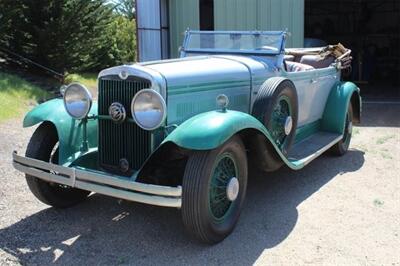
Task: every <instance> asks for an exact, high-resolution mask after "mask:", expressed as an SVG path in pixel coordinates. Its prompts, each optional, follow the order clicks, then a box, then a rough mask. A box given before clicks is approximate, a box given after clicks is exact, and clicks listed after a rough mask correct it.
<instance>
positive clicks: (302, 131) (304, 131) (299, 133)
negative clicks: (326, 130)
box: [295, 120, 321, 143]
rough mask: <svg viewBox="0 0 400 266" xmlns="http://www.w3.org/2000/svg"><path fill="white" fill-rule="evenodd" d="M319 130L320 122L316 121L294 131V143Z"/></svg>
mask: <svg viewBox="0 0 400 266" xmlns="http://www.w3.org/2000/svg"><path fill="white" fill-rule="evenodd" d="M320 128H321V120H317V121H314V122H311V123H309V124H306V125H304V126H301V127H299V128H297V129H296V137H295V143H297V142H300V141H302V140H303V139H305V138H308V137H309V136H311V135H312V134H315V133H317V132H318V131H319V130H320Z"/></svg>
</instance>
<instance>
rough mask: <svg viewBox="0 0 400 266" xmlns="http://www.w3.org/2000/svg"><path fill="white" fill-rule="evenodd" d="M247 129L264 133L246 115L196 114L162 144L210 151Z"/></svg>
mask: <svg viewBox="0 0 400 266" xmlns="http://www.w3.org/2000/svg"><path fill="white" fill-rule="evenodd" d="M248 128H253V129H257V130H259V131H265V132H266V129H265V127H264V125H262V124H261V123H260V121H258V120H257V119H256V118H254V117H253V116H251V115H248V114H246V113H243V112H238V111H225V112H223V111H211V112H206V113H201V114H198V115H196V116H194V117H192V118H190V119H188V120H187V121H185V122H184V123H182V124H181V125H180V126H178V127H177V128H176V129H175V130H174V131H172V133H171V134H169V135H168V137H167V138H166V139H165V140H164V143H165V142H168V141H171V142H174V143H175V144H176V145H178V146H180V147H182V148H185V149H191V150H211V149H215V148H217V147H218V146H220V145H221V144H222V143H224V142H225V141H227V140H228V139H229V138H230V137H232V136H233V135H234V134H236V133H237V132H239V131H241V130H243V129H248ZM266 133H267V132H266ZM267 134H268V133H267ZM268 135H269V134H268Z"/></svg>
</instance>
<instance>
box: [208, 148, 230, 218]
mask: <svg viewBox="0 0 400 266" xmlns="http://www.w3.org/2000/svg"><path fill="white" fill-rule="evenodd" d="M236 176H237V170H236V165H235V162H234V160H233V159H232V157H231V156H230V155H229V154H223V155H222V156H221V157H220V158H219V160H217V162H216V166H215V168H214V171H213V174H212V176H211V182H210V196H209V201H210V202H209V206H210V212H211V215H212V216H213V217H214V219H215V220H216V221H217V222H220V221H223V220H224V218H225V216H226V215H227V214H228V213H229V211H230V210H231V207H232V202H233V200H232V199H229V197H228V191H229V190H232V189H233V188H232V186H230V184H232V182H231V181H232V179H236V180H237V178H236ZM236 196H237V195H236Z"/></svg>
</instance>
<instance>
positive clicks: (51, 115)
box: [23, 99, 97, 165]
mask: <svg viewBox="0 0 400 266" xmlns="http://www.w3.org/2000/svg"><path fill="white" fill-rule="evenodd" d="M89 115H90V116H96V115H97V103H93V105H92V108H91V110H90V113H89ZM45 121H48V122H51V123H53V124H54V125H55V127H56V129H57V133H58V137H59V141H60V144H59V147H60V152H59V164H60V165H69V164H70V163H71V162H73V161H75V160H76V159H77V158H78V157H80V156H81V155H82V154H83V153H82V152H81V150H80V149H81V145H82V140H83V130H82V128H83V126H82V123H81V121H80V120H75V119H73V118H72V117H71V116H70V115H69V114H68V113H67V112H66V111H65V108H64V102H63V99H53V100H50V101H47V102H45V103H42V104H40V105H38V106H36V107H35V108H34V109H33V110H31V111H30V112H29V113H27V114H26V116H25V118H24V122H23V126H24V127H30V126H33V125H36V124H38V123H41V122H45ZM87 138H88V144H89V149H90V148H97V120H96V119H89V120H88V123H87Z"/></svg>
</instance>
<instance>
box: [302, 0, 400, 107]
mask: <svg viewBox="0 0 400 266" xmlns="http://www.w3.org/2000/svg"><path fill="white" fill-rule="evenodd" d="M324 42H326V43H329V44H334V43H338V42H341V43H342V44H344V45H345V46H346V47H349V48H350V49H352V51H353V63H352V74H351V76H350V77H349V78H348V79H350V80H353V81H355V82H356V83H358V84H359V86H360V88H361V90H362V94H363V96H366V98H369V99H384V100H386V99H390V100H394V99H395V100H400V89H399V87H400V82H399V80H400V49H399V48H400V1H398V0H326V1H320V0H306V1H305V45H306V46H312V45H313V44H314V45H319V44H321V43H324ZM364 98H365V97H364Z"/></svg>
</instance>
